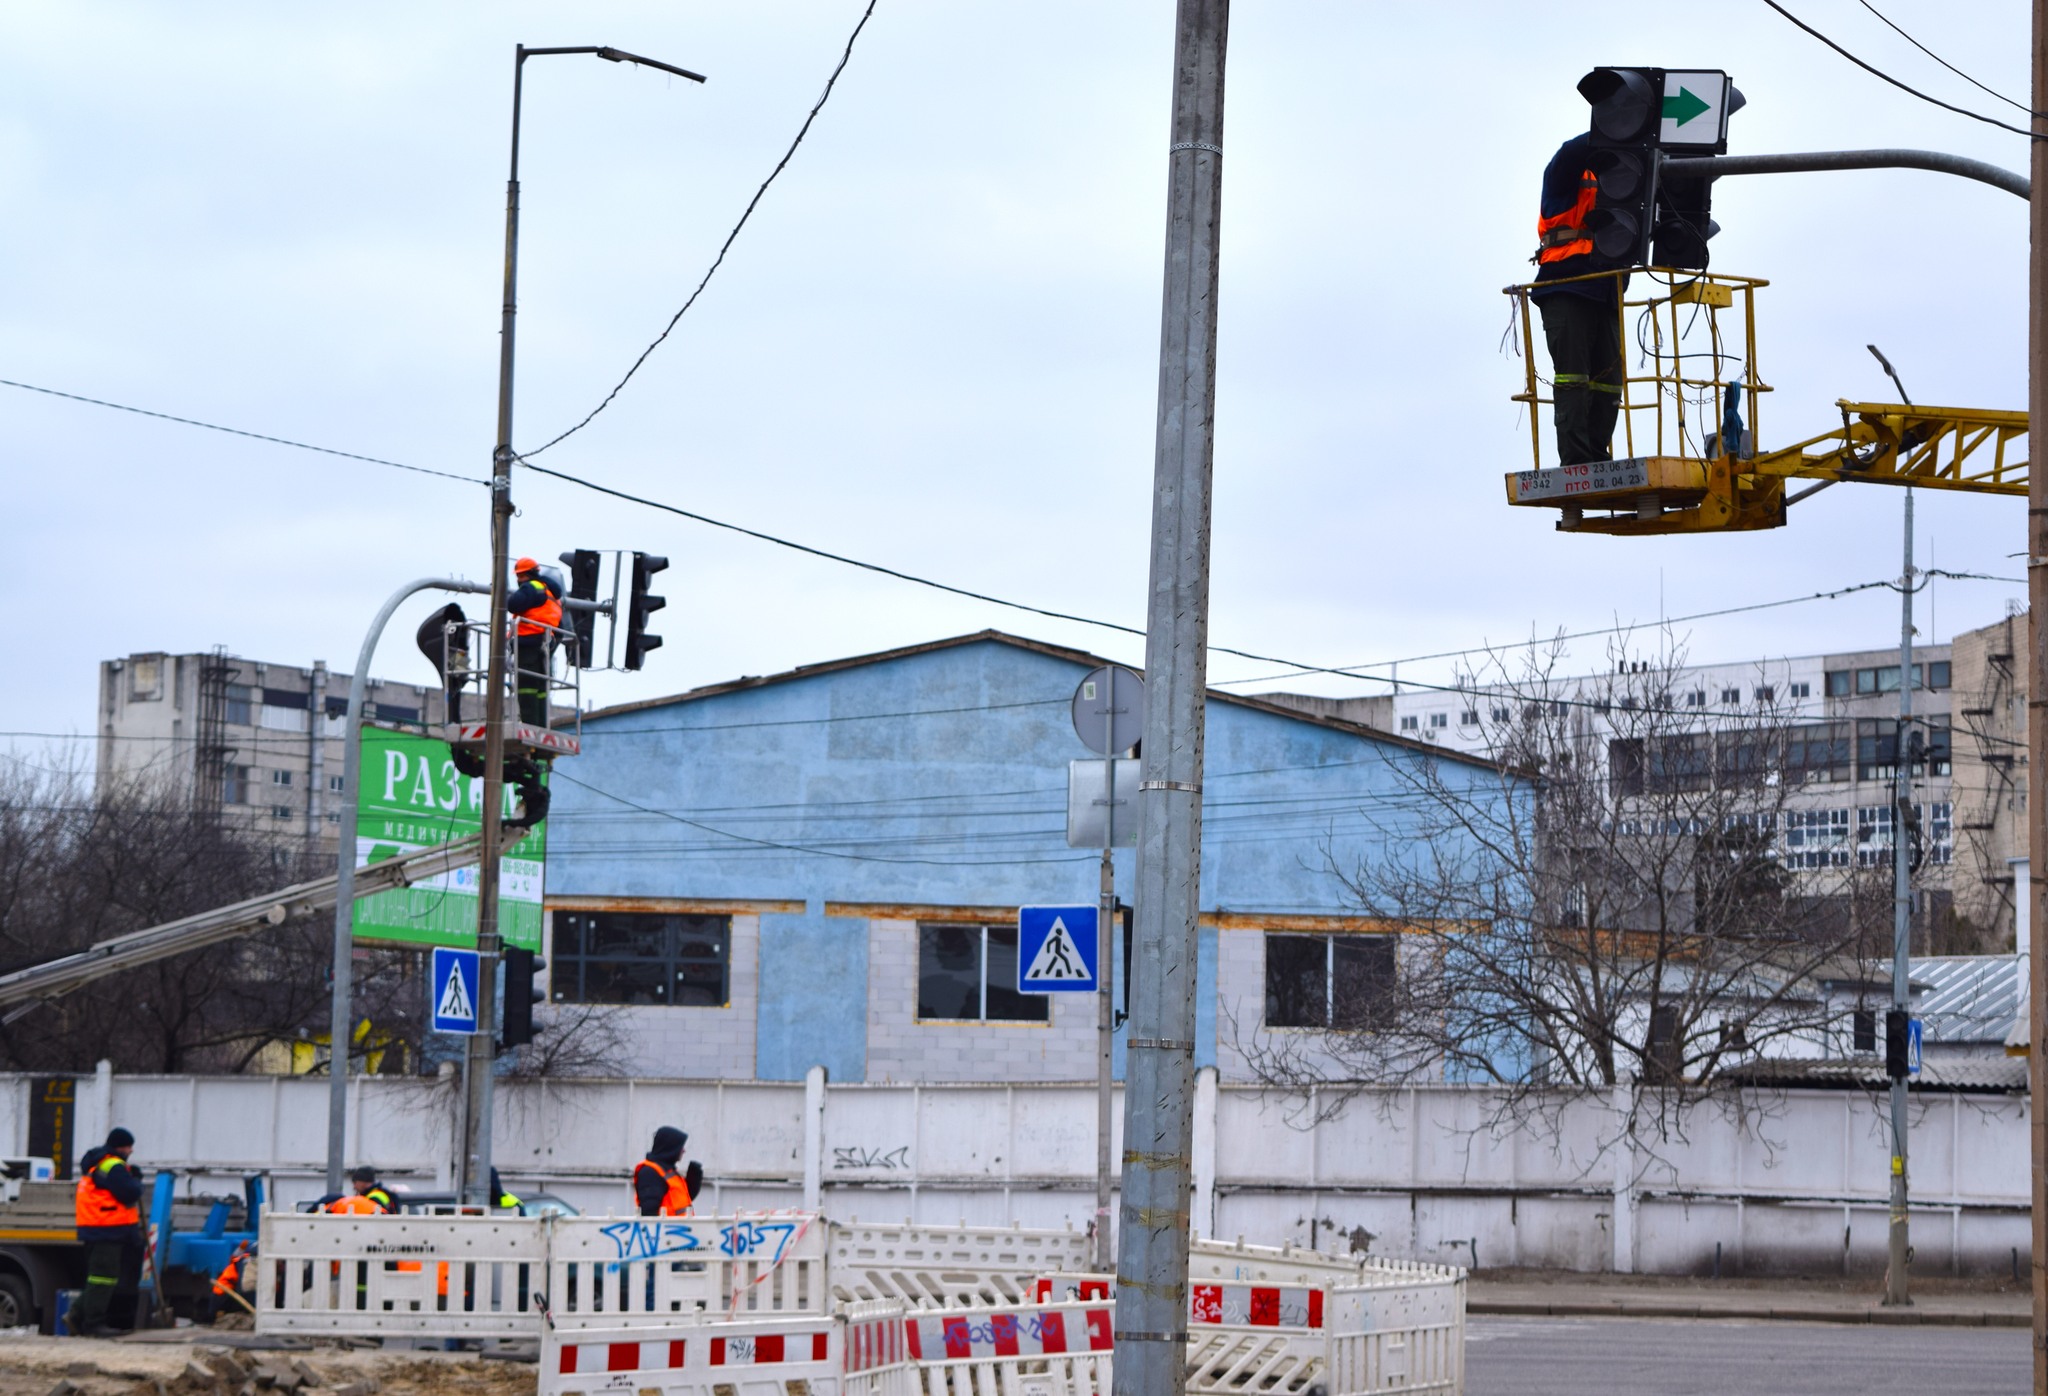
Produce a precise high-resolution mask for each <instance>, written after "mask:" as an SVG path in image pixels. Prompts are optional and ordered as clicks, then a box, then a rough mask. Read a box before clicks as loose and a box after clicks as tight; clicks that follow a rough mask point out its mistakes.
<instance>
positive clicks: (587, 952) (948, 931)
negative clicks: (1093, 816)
mask: <svg viewBox="0 0 2048 1396" xmlns="http://www.w3.org/2000/svg"><path fill="white" fill-rule="evenodd" d="M1128 949H1129V946H1128V942H1126V945H1125V951H1126V959H1125V965H1126V972H1125V973H1124V974H1122V975H1121V976H1120V977H1119V981H1118V982H1119V984H1120V985H1128V984H1129V982H1130V975H1129V973H1128V968H1127V967H1128V964H1129V960H1128ZM731 970H732V918H731V917H730V916H701V915H682V914H676V915H670V914H662V913H650V912H621V911H595V912H589V911H579V912H560V911H558V912H556V913H555V918H554V940H553V944H552V954H551V956H550V960H549V992H550V994H551V996H552V997H553V998H554V1000H555V1002H557V1003H609V1004H641V1005H661V1004H666V1005H669V1006H672V1007H686V1008H720V1007H723V1006H725V1005H726V1004H727V1003H729V1002H730V1001H731ZM1395 972H1396V958H1395V943H1394V938H1393V937H1391V936H1364V935H1321V934H1313V935H1308V934H1296V933H1294V932H1269V933H1268V934H1267V936H1266V1014H1265V1021H1266V1026H1268V1027H1275V1028H1357V1027H1374V1026H1379V1025H1382V1024H1384V1023H1385V1022H1387V1021H1388V1020H1389V1018H1390V1015H1391V1010H1392V1007H1393V1001H1394V1000H1393V988H1394V980H1395ZM917 1017H918V1018H919V1020H920V1021H924V1022H940V1023H1045V1022H1050V1021H1051V1020H1052V999H1051V996H1050V995H1047V994H1027V993H1023V992H1021V991H1020V990H1019V989H1018V987H1017V927H1016V926H1015V925H1014V924H997V925H986V924H984V925H972V924H970V925H957V924H949V923H940V924H930V923H924V924H920V925H919V926H918V928H917Z"/></svg>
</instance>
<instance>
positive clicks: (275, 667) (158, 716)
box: [99, 650, 443, 852]
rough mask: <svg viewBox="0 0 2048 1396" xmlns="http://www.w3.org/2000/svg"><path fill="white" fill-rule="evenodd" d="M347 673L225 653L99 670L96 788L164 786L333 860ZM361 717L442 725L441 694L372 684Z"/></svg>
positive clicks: (136, 661)
mask: <svg viewBox="0 0 2048 1396" xmlns="http://www.w3.org/2000/svg"><path fill="white" fill-rule="evenodd" d="M348 685H349V676H348V675H347V674H336V673H331V672H329V670H328V668H327V666H326V665H325V664H324V663H320V662H317V661H316V662H315V663H314V664H313V666H312V667H311V668H300V667H298V666H297V665H292V664H266V663H262V662H259V661H257V660H252V659H241V658H237V657H236V656H234V655H230V654H227V653H225V652H223V651H218V650H216V651H214V652H212V653H208V654H131V655H129V656H128V657H127V658H126V659H110V660H107V661H106V662H104V663H102V664H101V665H100V710H99V778H100V779H101V780H102V781H108V780H120V779H123V778H128V777H143V778H156V779H165V780H169V781H171V782H172V783H174V784H175V785H176V786H177V787H178V788H180V789H182V790H184V791H187V792H189V795H190V797H191V800H192V803H193V807H194V808H195V809H198V810H202V811H205V812H208V813H218V814H219V815H220V816H221V817H222V818H224V819H226V820H228V821H230V822H232V823H234V824H235V825H237V826H239V827H242V828H246V829H250V830H253V831H258V832H262V833H267V834H271V835H274V836H276V837H279V838H283V839H298V840H301V841H303V842H304V844H305V845H306V847H307V849H308V851H310V852H331V851H332V850H333V847H334V839H335V835H336V832H337V829H336V826H337V825H339V823H340V822H341V814H340V804H339V803H338V802H339V799H340V797H341V793H342V788H341V779H342V776H341V773H342V761H341V756H342V753H341V736H342V728H343V723H344V719H345V717H346V715H347V712H348ZM369 702H370V705H371V706H370V708H369V709H368V711H367V713H366V714H365V715H366V716H367V717H371V718H375V719H376V720H378V721H381V722H385V723H397V724H403V725H411V724H419V723H425V724H437V723H439V722H440V721H441V714H442V707H443V695H442V693H441V690H440V689H438V688H434V687H423V686H421V685H418V684H408V683H392V682H387V681H385V680H381V679H373V680H371V681H370V685H369Z"/></svg>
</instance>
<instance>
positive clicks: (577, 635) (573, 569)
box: [562, 548, 598, 669]
mask: <svg viewBox="0 0 2048 1396" xmlns="http://www.w3.org/2000/svg"><path fill="white" fill-rule="evenodd" d="M562 565H563V566H565V567H567V568H568V569H569V599H570V600H571V601H595V600H597V573H598V554H597V552H596V550H594V549H591V548H578V549H576V550H575V551H574V552H569V553H563V554H562ZM563 610H564V611H565V612H566V614H567V618H568V621H569V633H570V635H572V636H573V637H574V643H572V644H571V645H570V646H569V662H570V663H571V664H573V665H575V666H576V667H577V668H578V669H588V668H589V667H590V661H591V656H592V655H593V654H594V653H595V649H596V644H597V612H595V611H582V610H577V609H575V608H574V607H567V606H565V607H563Z"/></svg>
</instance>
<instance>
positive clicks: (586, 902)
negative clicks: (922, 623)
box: [546, 631, 1511, 1082]
mask: <svg viewBox="0 0 2048 1396" xmlns="http://www.w3.org/2000/svg"><path fill="white" fill-rule="evenodd" d="M1103 662H1105V661H1102V660H1100V659H1098V658H1096V657H1095V656H1093V655H1089V654H1085V653H1082V652H1080V651H1077V650H1071V649H1066V648H1062V647H1059V646H1054V645H1048V644H1042V643H1038V642H1036V641H1031V640H1025V639H1020V638H1018V637H1016V636H1012V635H1006V634H1003V633H1000V632H997V631H983V632H981V633H979V634H974V635H967V636H962V637H959V638H956V639H948V640H941V641H937V642H934V643H930V644H922V645H915V646H911V647H907V648H904V649H898V650H891V651H887V652H883V653H879V654H871V655H862V656H858V657H854V658H849V659H841V660H835V661H832V662H829V663H823V664H815V665H807V666H805V667H803V668H799V669H794V670H791V671H790V672H788V673H783V674H775V675H770V676H767V677H763V678H744V679H739V680H735V681H733V682H730V683H723V684H717V685H713V686H710V687H706V688H701V689H697V690H694V691H692V692H689V693H684V694H680V695H677V696H675V697H670V698H662V699H655V700H651V701H647V702H641V703H632V704H626V705H623V706H619V707H614V708H609V709H605V710H602V711H600V712H596V713H593V714H591V715H590V716H589V717H588V718H586V720H585V725H584V749H583V754H582V755H581V756H579V757H577V758H575V759H573V760H568V761H563V762H561V763H560V764H559V765H558V767H557V769H556V772H555V778H554V782H553V788H554V805H553V813H552V817H551V818H550V820H549V836H548V871H547V889H546V900H547V907H548V914H549V932H548V935H549V946H550V948H549V951H548V954H547V959H548V970H547V974H548V980H549V995H550V998H551V1000H552V1001H553V1002H554V1003H555V1004H556V1005H557V1006H558V1007H559V1006H566V1005H572V1004H576V1003H615V1004H626V1005H631V1007H630V1009H629V1010H628V1011H629V1014H630V1019H629V1021H630V1025H631V1033H630V1037H631V1040H632V1042H633V1043H634V1044H635V1048H634V1050H635V1052H636V1053H637V1059H636V1061H635V1062H634V1068H635V1071H636V1073H637V1074H641V1075H647V1076H667V1077H688V1078H698V1079H722V1080H749V1079H759V1080H792V1079H797V1078H800V1077H802V1076H803V1075H804V1074H805V1073H806V1071H808V1070H809V1069H810V1068H811V1067H812V1066H813V1065H823V1066H824V1067H825V1068H826V1070H827V1072H828V1073H829V1075H830V1078H831V1079H832V1080H834V1081H839V1082H858V1081H997V1082H1001V1081H1070V1080H1073V1081H1078V1080H1088V1079H1092V1078H1093V1076H1094V1073H1095V1061H1096V1057H1095V1050H1096V1048H1095V1043H1096V1028H1095V1004H1094V1000H1093V996H1092V995H1082V994H1059V995H1051V996H1041V995H1026V994H1020V993H1018V992H1017V974H1018V965H1017V939H1016V936H1017V933H1016V915H1017V908H1018V907H1019V906H1027V905H1046V904H1086V903H1091V902H1093V901H1094V900H1095V898H1096V893H1097V886H1098V875H1099V855H1098V854H1097V853H1096V852H1094V851H1091V850H1087V849H1075V848H1070V847H1068V846H1067V841H1066V806H1067V779H1068V763H1069V762H1070V761H1073V760H1076V759H1083V758H1086V757H1088V756H1089V753H1088V752H1087V751H1085V750H1084V749H1083V748H1082V746H1081V744H1080V742H1079V740H1078V739H1077V738H1076V737H1075V735H1074V731H1073V728H1072V724H1071V720H1070V708H1069V705H1070V702H1071V700H1072V697H1073V694H1074V690H1075V686H1076V684H1077V683H1078V682H1079V681H1080V679H1081V678H1082V677H1083V676H1085V675H1086V674H1087V673H1088V671H1089V670H1091V669H1093V668H1095V667H1097V666H1098V665H1100V664H1102V663H1103ZM1428 762H1435V763H1438V765H1437V768H1436V769H1437V772H1438V779H1439V780H1444V779H1446V778H1448V779H1449V780H1451V781H1453V782H1456V781H1461V780H1462V781H1468V782H1469V783H1470V787H1471V790H1472V792H1473V797H1474V798H1475V799H1498V798H1506V797H1507V795H1508V792H1509V791H1510V789H1511V785H1510V783H1509V779H1508V778H1507V777H1506V776H1505V775H1504V773H1503V772H1502V771H1501V770H1500V769H1499V768H1497V767H1496V766H1494V765H1492V764H1489V763H1486V762H1483V761H1478V760H1474V759H1472V758H1470V757H1466V756H1460V755H1456V754H1453V753H1446V752H1442V751H1439V750H1437V749H1435V748H1433V747H1431V746H1429V745H1428V744H1426V743H1421V742H1416V741H1412V740H1404V739H1402V738H1398V737H1395V736H1393V735H1390V734H1388V733H1385V732H1380V731H1377V730H1374V729H1371V728H1367V727H1362V726H1359V725H1357V724H1355V723H1350V722H1345V721H1340V720H1336V719H1333V718H1328V717H1321V716H1317V715H1313V714H1310V713H1306V712H1302V711H1297V710H1294V709H1291V708H1287V707H1282V706H1279V705H1276V704H1273V703H1269V702H1265V701H1262V700H1259V699H1256V698H1246V697H1239V696H1236V695H1232V694H1226V693H1221V692H1215V691H1213V690H1212V692H1211V694H1210V696H1209V704H1208V740H1207V764H1206V769H1205V773H1204V782H1203V784H1204V807H1203V857H1202V897H1201V906H1202V912H1203V916H1202V926H1201V933H1200V965H1199V998H1198V1015H1199V1019H1198V1033H1197V1043H1198V1045H1197V1064H1198V1065H1204V1066H1207V1065H1216V1066H1219V1068H1220V1070H1221V1072H1222V1075H1223V1078H1224V1079H1225V1080H1229V1079H1233V1078H1238V1079H1242V1076H1243V1074H1244V1073H1243V1062H1242V1060H1241V1058H1240V1057H1238V1056H1237V1054H1236V1052H1235V1047H1234V1041H1235V1039H1236V1037H1237V1035H1238V1034H1242V1033H1244V1032H1246V1031H1248V1030H1258V1031H1289V1032H1309V1033H1314V1032H1316V1031H1317V1030H1318V1029H1319V1028H1320V1027H1321V1026H1323V1025H1326V1024H1327V1023H1328V1022H1330V1021H1331V1015H1332V1014H1335V1015H1336V1016H1337V1018H1338V1020H1339V1021H1342V1019H1343V1014H1344V1006H1343V1004H1342V1003H1340V1002H1336V1001H1335V1000H1336V999H1338V998H1341V996H1342V995H1343V994H1344V992H1346V990H1345V988H1344V983H1345V982H1348V981H1347V980H1346V974H1347V973H1348V975H1349V977H1350V979H1351V980H1355V979H1356V976H1357V967H1358V966H1359V965H1364V966H1366V967H1367V971H1368V975H1369V974H1370V973H1371V972H1372V968H1373V966H1380V967H1381V968H1380V970H1379V972H1381V973H1384V974H1396V973H1398V972H1399V956H1400V948H1399V940H1400V937H1399V935H1398V934H1396V933H1389V932H1390V931H1392V930H1394V928H1390V927H1387V926H1385V925H1382V924H1379V923H1375V922H1372V921H1370V920H1368V919H1367V918H1365V917H1363V916H1361V915H1360V914H1359V912H1358V909H1357V908H1356V907H1355V906H1351V905H1347V900H1346V897H1345V893H1344V888H1343V886H1342V884H1341V882H1340V880H1339V879H1338V878H1336V877H1335V876H1333V875H1332V874H1331V873H1330V872H1329V871H1328V870H1327V867H1328V861H1330V860H1326V858H1325V850H1327V851H1328V853H1329V854H1330V855H1331V860H1334V861H1335V862H1336V863H1338V864H1339V865H1341V864H1342V863H1344V862H1345V861H1346V860H1355V859H1357V858H1359V857H1362V856H1367V855H1369V854H1371V853H1372V852H1373V851H1374V850H1375V849H1376V848H1381V847H1384V846H1385V841H1386V840H1387V839H1389V838H1392V839H1394V840H1396V841H1398V840H1400V839H1401V838H1403V837H1404V835H1403V832H1402V831H1403V828H1404V820H1405V819H1407V818H1408V817H1409V816H1407V815H1404V814H1403V812H1402V811H1403V810H1404V809H1406V808H1409V807H1411V806H1412V805H1413V803H1414V802H1413V801H1412V799H1410V800H1405V801H1404V800H1403V799H1402V796H1403V795H1404V794H1412V790H1413V784H1412V782H1413V781H1414V779H1415V775H1416V773H1417V772H1418V771H1420V770H1421V769H1422V766H1423V763H1428ZM1132 856H1133V855H1132V852H1131V851H1130V850H1128V849H1125V850H1119V851H1118V853H1117V854H1116V861H1117V865H1118V866H1117V883H1118V887H1119V889H1120V890H1125V891H1127V889H1128V888H1129V887H1130V886H1131V871H1132V870H1131V867H1130V859H1131V857H1132ZM1340 963H1341V964H1344V965H1347V966H1350V969H1349V970H1348V971H1346V973H1340V972H1339V971H1338V970H1337V968H1336V967H1337V966H1338V965H1340ZM1121 1056H1122V1053H1121V1049H1120V1047H1119V1051H1118V1065H1119V1069H1120V1068H1121Z"/></svg>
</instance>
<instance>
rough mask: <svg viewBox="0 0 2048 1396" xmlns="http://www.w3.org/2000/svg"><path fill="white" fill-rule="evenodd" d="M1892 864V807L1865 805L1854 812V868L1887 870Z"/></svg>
mask: <svg viewBox="0 0 2048 1396" xmlns="http://www.w3.org/2000/svg"><path fill="white" fill-rule="evenodd" d="M1891 862H1892V807H1891V806H1890V805H1865V806H1863V807H1862V808H1861V809H1858V810H1857V811H1856V866H1857V867H1859V868H1888V867H1890V866H1891Z"/></svg>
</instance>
